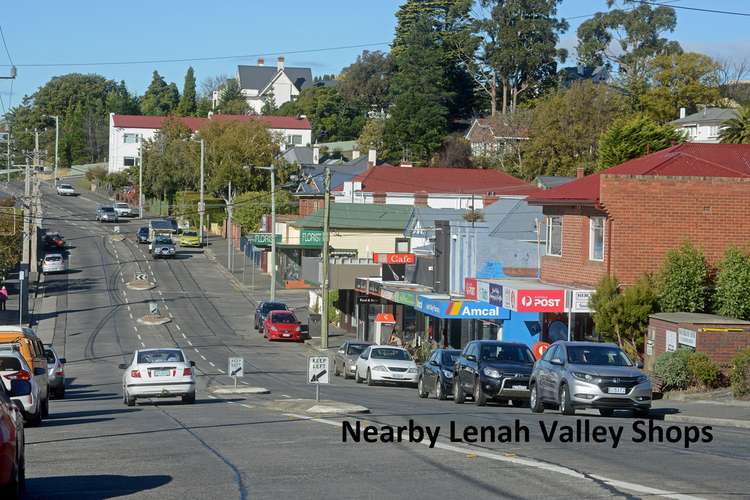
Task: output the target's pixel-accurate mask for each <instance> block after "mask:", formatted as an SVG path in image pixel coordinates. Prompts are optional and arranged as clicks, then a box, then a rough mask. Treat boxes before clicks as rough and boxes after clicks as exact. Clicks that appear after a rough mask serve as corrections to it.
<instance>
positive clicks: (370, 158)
mask: <svg viewBox="0 0 750 500" xmlns="http://www.w3.org/2000/svg"><path fill="white" fill-rule="evenodd" d="M377 162H378V152H377V151H376V150H375V149H370V150H369V151H368V152H367V165H369V166H370V167H374V166H375V164H376V163H377Z"/></svg>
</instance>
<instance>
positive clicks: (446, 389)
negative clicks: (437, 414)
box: [417, 349, 461, 399]
mask: <svg viewBox="0 0 750 500" xmlns="http://www.w3.org/2000/svg"><path fill="white" fill-rule="evenodd" d="M460 355H461V351H460V350H458V349H435V350H434V351H433V352H432V355H430V358H429V359H428V360H427V361H426V362H425V364H423V365H422V366H420V367H419V382H418V383H417V390H418V391H419V397H420V398H426V397H428V396H430V394H434V395H435V397H436V398H438V399H448V396H449V395H450V394H451V393H452V392H453V365H454V364H455V363H456V359H458V357H459V356H460Z"/></svg>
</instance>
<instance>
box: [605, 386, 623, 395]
mask: <svg viewBox="0 0 750 500" xmlns="http://www.w3.org/2000/svg"><path fill="white" fill-rule="evenodd" d="M607 392H608V393H610V394H625V388H624V387H609V388H607Z"/></svg>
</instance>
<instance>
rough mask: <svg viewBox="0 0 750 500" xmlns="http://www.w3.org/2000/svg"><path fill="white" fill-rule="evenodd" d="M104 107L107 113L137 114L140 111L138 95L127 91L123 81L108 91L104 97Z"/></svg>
mask: <svg viewBox="0 0 750 500" xmlns="http://www.w3.org/2000/svg"><path fill="white" fill-rule="evenodd" d="M106 108H107V111H108V112H109V113H117V114H120V115H137V114H139V113H140V108H139V106H138V97H137V96H135V95H132V94H131V93H130V92H128V89H127V87H126V86H125V82H124V81H121V82H120V83H119V84H118V85H116V86H115V87H114V88H113V89H112V90H110V91H109V93H108V94H107V98H106Z"/></svg>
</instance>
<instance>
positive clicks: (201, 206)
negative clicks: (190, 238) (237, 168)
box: [198, 139, 206, 247]
mask: <svg viewBox="0 0 750 500" xmlns="http://www.w3.org/2000/svg"><path fill="white" fill-rule="evenodd" d="M205 148H206V146H205V143H204V142H203V139H201V190H200V192H201V195H200V201H198V217H199V221H198V236H199V237H200V242H201V247H202V246H203V244H204V234H203V222H204V218H205V216H206V200H205V195H204V190H203V183H204V170H203V157H204V156H205Z"/></svg>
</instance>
